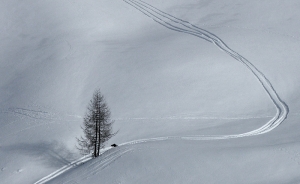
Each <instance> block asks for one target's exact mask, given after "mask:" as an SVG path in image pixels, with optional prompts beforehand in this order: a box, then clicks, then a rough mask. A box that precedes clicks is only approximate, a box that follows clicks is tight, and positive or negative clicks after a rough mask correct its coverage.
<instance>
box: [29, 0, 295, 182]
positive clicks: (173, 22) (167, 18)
mask: <svg viewBox="0 0 300 184" xmlns="http://www.w3.org/2000/svg"><path fill="white" fill-rule="evenodd" d="M123 1H124V2H126V3H127V4H129V5H131V6H132V7H134V8H135V9H137V10H139V11H140V12H142V13H143V14H144V15H146V16H148V17H149V18H151V19H153V20H154V21H155V22H157V23H158V24H160V25H162V26H164V27H166V28H168V29H170V30H173V31H177V32H181V33H186V34H190V35H193V36H196V37H198V38H201V39H204V40H206V41H208V42H210V43H212V44H214V45H216V46H217V47H218V48H219V49H220V50H222V51H223V52H225V53H227V54H228V55H230V56H231V57H233V58H234V59H235V60H237V61H239V62H240V63H242V64H243V65H244V66H245V67H247V68H248V69H249V71H251V72H252V74H253V75H254V76H255V78H256V79H257V80H258V82H259V83H260V84H261V86H262V87H263V88H264V90H265V91H266V93H267V94H268V96H269V98H270V99H271V101H272V102H273V103H274V105H275V107H276V114H275V115H274V117H273V118H272V119H271V120H269V121H268V122H267V123H266V124H265V125H263V126H262V127H260V128H258V129H255V130H252V131H249V132H246V133H241V134H232V135H205V136H204V135H190V136H182V137H179V136H167V137H157V138H150V139H139V140H134V141H130V142H125V143H122V144H120V145H119V147H118V148H117V149H118V150H117V151H114V152H113V153H110V154H108V155H106V156H104V158H103V161H100V160H99V161H100V162H101V163H100V165H99V168H97V171H98V170H99V169H100V170H101V169H103V168H104V167H106V166H107V165H109V164H110V163H111V162H113V161H115V160H116V159H118V158H119V157H120V156H122V155H123V154H125V153H127V152H130V151H132V149H130V145H134V144H141V143H146V142H153V141H166V140H221V139H233V138H241V137H248V136H256V135H260V134H265V133H268V132H270V131H272V130H273V129H275V128H276V127H278V126H279V125H280V124H281V123H282V122H283V121H284V120H285V119H286V118H287V115H288V113H289V108H288V106H287V104H286V103H285V102H284V101H283V100H281V98H280V97H279V95H278V93H277V92H276V90H275V89H274V87H273V86H272V84H271V82H270V81H269V80H268V79H267V77H266V76H265V75H264V74H263V73H262V72H261V71H260V70H259V69H257V68H256V67H255V66H254V65H253V64H252V63H251V62H249V61H248V60H247V59H246V58H244V57H243V56H241V55H240V54H239V53H237V52H235V51H234V50H232V49H231V48H230V47H228V46H227V45H226V44H225V43H224V42H223V41H222V40H221V39H220V38H219V37H218V36H216V35H215V34H213V33H211V32H209V31H206V30H204V29H201V28H199V27H197V26H195V25H193V24H191V23H189V22H188V21H185V20H182V19H179V18H176V17H174V16H172V15H170V14H168V13H166V12H163V11H161V10H159V9H157V8H155V7H154V6H152V5H150V4H148V3H146V2H144V1H141V0H123ZM120 148H123V149H120ZM109 149H110V148H106V149H105V150H103V151H102V153H104V152H105V151H107V150H109ZM90 159H91V157H90V156H88V157H83V158H81V159H79V160H77V161H74V162H72V163H71V164H69V165H66V166H64V167H63V168H61V169H59V170H57V171H56V172H54V173H52V174H50V175H48V176H46V177H44V178H42V179H41V180H39V181H37V182H36V183H35V184H42V183H45V182H47V181H49V180H51V179H53V178H55V177H56V176H58V175H60V174H62V173H63V172H66V171H67V170H69V169H71V168H73V167H75V166H77V165H80V164H81V163H84V162H86V161H88V160H90ZM102 162H103V163H102ZM97 163H98V162H97ZM97 171H96V172H97Z"/></svg>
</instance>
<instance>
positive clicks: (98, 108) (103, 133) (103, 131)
mask: <svg viewBox="0 0 300 184" xmlns="http://www.w3.org/2000/svg"><path fill="white" fill-rule="evenodd" d="M112 124H113V121H112V120H111V119H110V110H109V108H108V106H107V104H106V102H105V99H104V97H103V95H102V94H101V92H100V90H99V89H97V90H96V91H95V92H94V94H93V98H92V100H91V101H90V103H89V106H88V108H87V113H86V114H85V117H84V120H83V127H81V128H82V130H83V132H84V136H83V137H80V138H77V141H78V145H79V146H78V147H77V148H78V149H79V150H80V153H81V154H82V155H87V154H90V153H92V155H93V157H98V156H99V155H100V149H102V148H104V143H105V142H106V141H107V140H109V139H110V138H111V137H113V136H114V135H115V134H116V133H112Z"/></svg>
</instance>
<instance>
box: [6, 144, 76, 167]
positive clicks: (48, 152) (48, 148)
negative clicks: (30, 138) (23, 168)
mask: <svg viewBox="0 0 300 184" xmlns="http://www.w3.org/2000/svg"><path fill="white" fill-rule="evenodd" d="M3 150H5V151H7V152H11V154H14V155H15V154H16V155H24V156H28V157H34V158H35V159H36V160H38V161H41V162H43V163H44V164H45V165H47V166H48V167H55V168H57V167H63V166H65V165H67V164H70V163H71V162H72V161H74V160H75V159H76V158H77V157H78V155H77V154H76V153H74V152H71V151H70V150H68V149H67V148H66V146H65V145H64V144H62V143H59V142H57V141H52V142H39V143H32V144H31V143H18V144H14V145H10V146H5V147H3Z"/></svg>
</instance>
